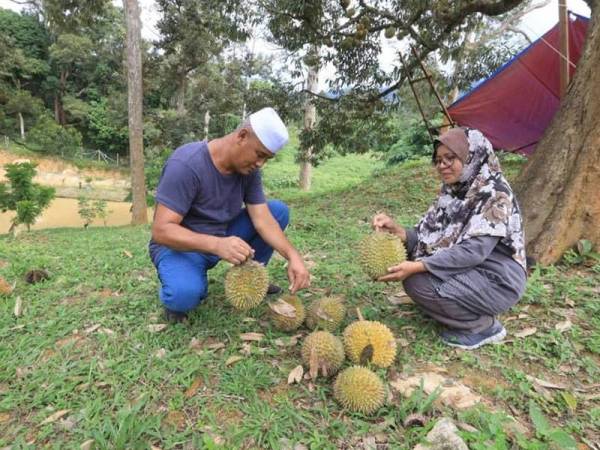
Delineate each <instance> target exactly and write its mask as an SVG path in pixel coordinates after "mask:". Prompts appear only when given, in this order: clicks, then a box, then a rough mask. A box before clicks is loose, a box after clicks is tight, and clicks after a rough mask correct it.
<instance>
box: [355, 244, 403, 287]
mask: <svg viewBox="0 0 600 450" xmlns="http://www.w3.org/2000/svg"><path fill="white" fill-rule="evenodd" d="M358 250H359V256H360V264H361V266H362V268H363V270H364V271H365V272H366V274H367V275H368V276H369V277H371V278H372V279H374V280H376V279H377V278H379V277H382V276H383V275H385V274H386V273H387V270H388V268H389V267H391V266H395V265H396V264H400V263H401V262H403V261H406V249H405V247H404V244H403V243H402V240H401V239H400V238H399V237H398V236H396V235H394V234H390V233H384V232H375V233H371V234H369V235H368V236H365V237H364V238H363V240H362V241H361V242H360V244H359V246H358Z"/></svg>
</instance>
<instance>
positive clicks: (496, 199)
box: [372, 128, 527, 349]
mask: <svg viewBox="0 0 600 450" xmlns="http://www.w3.org/2000/svg"><path fill="white" fill-rule="evenodd" d="M432 160H433V164H434V166H435V168H436V170H437V172H438V174H439V175H440V177H441V179H442V182H443V185H442V188H441V192H440V194H439V196H438V198H437V199H436V200H435V202H434V203H433V205H432V206H431V207H430V208H429V210H428V211H427V213H426V214H425V216H424V217H423V218H422V219H421V221H420V222H419V223H418V224H417V226H416V227H415V228H412V229H404V228H403V227H401V226H400V225H397V224H396V223H395V222H394V221H393V220H392V219H391V218H390V217H389V216H387V215H385V214H377V215H376V216H375V217H374V218H373V222H372V225H373V227H374V228H375V229H377V230H381V231H387V232H389V233H394V234H397V235H398V236H400V238H401V239H402V240H403V241H404V242H405V244H406V247H407V250H408V254H409V257H410V258H409V259H410V261H406V262H403V263H401V264H399V265H397V266H394V267H390V268H389V270H388V272H389V273H388V274H387V275H385V276H383V277H381V278H380V279H379V280H380V281H400V280H402V281H404V289H405V291H406V293H407V294H408V295H409V296H410V297H411V298H412V299H413V300H414V302H415V303H416V304H417V305H419V307H420V308H421V309H422V310H423V311H424V312H425V313H426V314H427V315H429V316H431V317H432V318H434V319H435V320H437V321H438V322H440V323H442V324H443V325H444V326H445V327H446V329H445V330H444V331H442V333H441V337H442V340H443V342H444V343H446V344H448V345H451V346H454V347H460V348H464V349H475V348H478V347H480V346H482V345H484V344H488V343H495V342H499V341H501V340H502V339H503V338H504V336H506V330H505V328H504V327H503V326H502V324H501V323H500V322H499V321H498V320H497V319H496V316H497V315H498V314H501V313H503V312H505V311H507V310H508V309H509V308H510V307H511V306H513V305H514V304H515V303H516V302H517V301H518V300H519V299H520V298H521V296H522V295H523V292H524V290H525V283H526V278H527V275H526V264H525V248H524V236H523V227H522V220H521V214H520V211H519V206H518V204H517V201H516V199H515V197H514V194H513V192H512V189H511V187H510V185H509V184H508V182H507V181H506V179H505V178H504V176H503V174H502V171H501V169H500V164H499V162H498V158H497V157H496V155H495V154H494V151H493V149H492V145H491V144H490V142H489V141H488V140H487V139H486V138H485V137H484V136H483V134H481V132H479V131H477V130H470V129H463V128H454V129H451V130H450V131H448V132H446V133H444V134H443V135H442V136H440V137H439V138H438V139H437V140H436V144H435V149H434V152H433V158H432Z"/></svg>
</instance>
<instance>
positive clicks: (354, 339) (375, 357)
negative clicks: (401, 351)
mask: <svg viewBox="0 0 600 450" xmlns="http://www.w3.org/2000/svg"><path fill="white" fill-rule="evenodd" d="M343 340H344V348H345V350H346V355H347V356H348V359H350V361H352V362H353V363H354V364H360V365H363V366H364V365H367V364H369V363H371V364H374V365H376V366H378V367H383V368H386V367H389V366H391V365H392V364H393V362H394V360H395V359H396V339H395V338H394V335H393V334H392V332H391V331H390V329H389V328H388V327H387V326H385V325H384V324H382V323H381V322H376V321H371V320H362V317H361V320H358V321H356V322H353V323H351V324H350V325H348V326H347V327H346V329H345V330H344V334H343Z"/></svg>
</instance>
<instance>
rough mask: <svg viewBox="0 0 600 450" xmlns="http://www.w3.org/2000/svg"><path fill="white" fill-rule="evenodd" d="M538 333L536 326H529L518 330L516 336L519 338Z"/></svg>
mask: <svg viewBox="0 0 600 450" xmlns="http://www.w3.org/2000/svg"><path fill="white" fill-rule="evenodd" d="M535 333H537V328H536V327H529V328H524V329H522V330H521V331H517V332H516V333H515V337H518V338H524V337H527V336H531V335H532V334H535Z"/></svg>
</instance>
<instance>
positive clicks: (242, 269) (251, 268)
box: [225, 261, 269, 310]
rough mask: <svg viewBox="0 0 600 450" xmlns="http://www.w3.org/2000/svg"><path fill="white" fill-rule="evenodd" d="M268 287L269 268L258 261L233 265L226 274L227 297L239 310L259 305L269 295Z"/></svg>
mask: <svg viewBox="0 0 600 450" xmlns="http://www.w3.org/2000/svg"><path fill="white" fill-rule="evenodd" d="M268 287H269V274H268V272H267V269H266V268H265V266H263V265H262V264H261V263H258V262H256V261H247V262H245V263H243V264H240V265H239V266H233V267H231V268H230V269H229V270H228V271H227V274H226V275H225V297H226V298H227V300H228V301H229V302H230V303H231V304H232V305H233V307H234V308H236V309H239V310H247V309H250V308H254V307H255V306H257V305H258V304H259V303H260V302H261V301H262V300H263V299H264V298H265V295H267V288H268Z"/></svg>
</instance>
